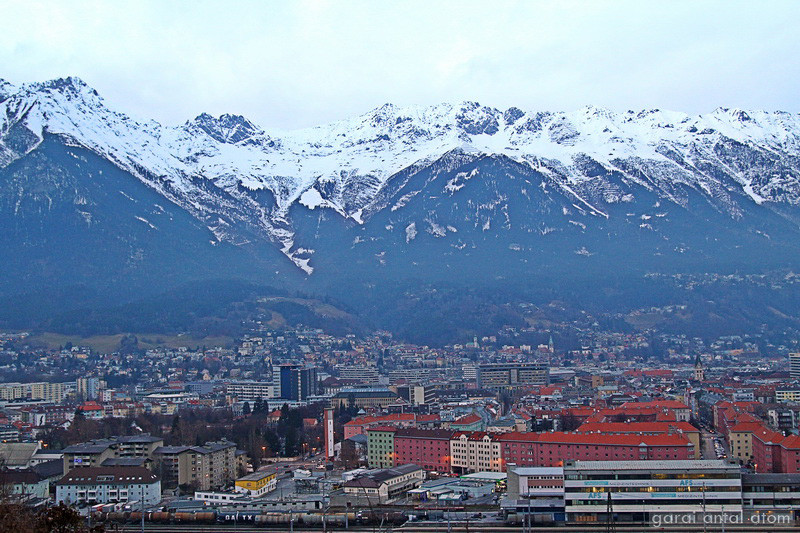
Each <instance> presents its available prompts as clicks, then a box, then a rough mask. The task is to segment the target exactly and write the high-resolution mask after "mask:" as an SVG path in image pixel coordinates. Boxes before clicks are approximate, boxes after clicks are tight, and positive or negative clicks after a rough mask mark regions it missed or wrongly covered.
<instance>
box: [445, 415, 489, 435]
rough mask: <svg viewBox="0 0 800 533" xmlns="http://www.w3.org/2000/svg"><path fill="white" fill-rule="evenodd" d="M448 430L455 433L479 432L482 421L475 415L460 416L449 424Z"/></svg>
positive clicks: (481, 427) (481, 428)
mask: <svg viewBox="0 0 800 533" xmlns="http://www.w3.org/2000/svg"><path fill="white" fill-rule="evenodd" d="M450 429H453V430H455V431H481V430H483V429H484V428H483V419H482V418H481V417H480V416H478V415H476V414H475V413H471V414H468V415H466V416H462V417H461V418H459V419H457V420H455V421H454V422H450Z"/></svg>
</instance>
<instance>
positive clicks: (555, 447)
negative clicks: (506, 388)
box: [496, 432, 695, 466]
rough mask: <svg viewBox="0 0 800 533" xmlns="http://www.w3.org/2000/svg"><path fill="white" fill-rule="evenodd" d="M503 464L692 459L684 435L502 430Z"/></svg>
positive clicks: (531, 464) (498, 438)
mask: <svg viewBox="0 0 800 533" xmlns="http://www.w3.org/2000/svg"><path fill="white" fill-rule="evenodd" d="M496 438H497V440H499V441H500V443H501V457H502V462H503V465H505V464H507V463H515V464H517V465H518V466H559V465H561V464H563V461H566V460H583V461H640V460H676V459H694V457H695V453H694V449H695V447H694V445H693V444H692V442H691V441H690V440H689V439H688V438H687V437H686V436H684V435H678V434H676V435H609V434H603V433H566V432H554V433H504V434H501V435H498V436H497V437H496Z"/></svg>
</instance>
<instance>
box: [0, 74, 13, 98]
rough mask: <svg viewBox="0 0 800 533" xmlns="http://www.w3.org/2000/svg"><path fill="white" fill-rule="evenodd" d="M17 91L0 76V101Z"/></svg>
mask: <svg viewBox="0 0 800 533" xmlns="http://www.w3.org/2000/svg"><path fill="white" fill-rule="evenodd" d="M15 92H17V88H16V87H15V86H14V85H12V84H11V83H9V82H7V81H6V80H4V79H2V78H0V102H2V101H3V100H5V99H6V98H8V97H9V96H11V95H12V94H14V93H15Z"/></svg>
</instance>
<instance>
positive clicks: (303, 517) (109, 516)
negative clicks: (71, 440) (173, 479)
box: [92, 510, 408, 528]
mask: <svg viewBox="0 0 800 533" xmlns="http://www.w3.org/2000/svg"><path fill="white" fill-rule="evenodd" d="M371 516H373V515H372V514H371V513H369V512H358V513H356V512H348V513H341V512H332V513H327V514H324V515H323V514H322V513H309V512H292V513H289V512H262V511H224V510H208V511H207V510H203V511H153V512H145V513H144V519H145V522H151V523H159V524H192V523H194V524H220V523H227V524H255V525H258V524H263V525H265V526H267V525H277V524H286V525H288V524H289V520H292V521H293V522H294V524H295V525H305V526H319V527H322V524H323V520H324V521H325V523H326V524H327V526H328V527H337V526H338V527H342V528H343V527H345V525H347V524H354V525H355V524H365V523H370V522H371V520H370V518H371ZM92 517H93V519H94V520H96V521H100V522H111V523H136V522H139V521H141V519H142V513H141V512H140V511H109V512H105V511H100V512H93V513H92ZM407 519H408V517H407V516H406V515H405V513H403V512H397V511H392V512H385V513H384V512H377V511H376V512H375V513H374V521H376V522H381V521H383V523H384V524H394V525H400V524H403V523H405V522H406V521H407Z"/></svg>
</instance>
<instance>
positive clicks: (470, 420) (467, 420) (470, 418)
mask: <svg viewBox="0 0 800 533" xmlns="http://www.w3.org/2000/svg"><path fill="white" fill-rule="evenodd" d="M481 420H482V419H481V417H479V416H478V415H476V414H475V413H472V414H469V415H466V416H462V417H461V418H459V419H458V420H456V421H455V422H453V424H456V425H464V424H474V423H475V422H480V421H481Z"/></svg>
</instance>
